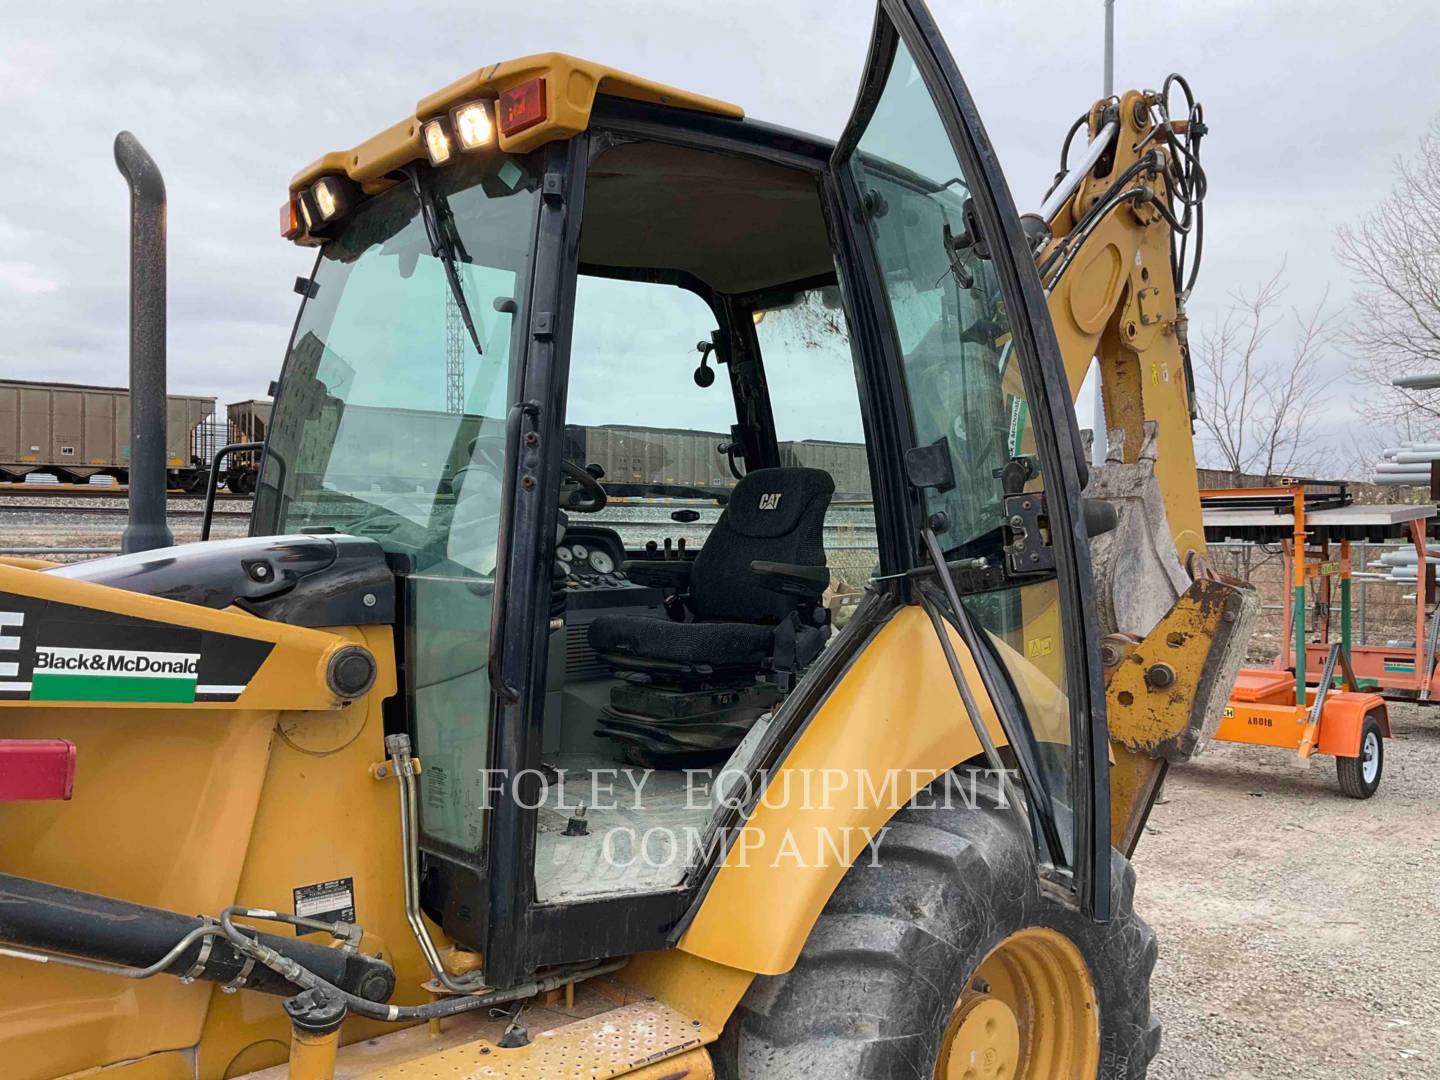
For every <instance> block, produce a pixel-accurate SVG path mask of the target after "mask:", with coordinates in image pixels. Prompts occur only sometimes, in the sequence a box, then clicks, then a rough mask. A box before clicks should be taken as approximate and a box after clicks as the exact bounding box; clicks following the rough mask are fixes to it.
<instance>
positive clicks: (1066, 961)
mask: <svg viewBox="0 0 1440 1080" xmlns="http://www.w3.org/2000/svg"><path fill="white" fill-rule="evenodd" d="M1099 1065H1100V1017H1099V1010H1098V1008H1097V1007H1096V1004H1095V988H1094V985H1093V984H1092V983H1091V981H1090V972H1089V969H1088V968H1087V967H1086V966H1085V958H1084V957H1083V956H1081V955H1080V950H1079V949H1077V948H1076V947H1075V945H1074V943H1073V942H1071V941H1070V940H1069V939H1068V938H1066V937H1065V936H1064V935H1062V934H1058V933H1056V932H1055V931H1053V930H1043V929H1039V928H1033V927H1032V928H1029V929H1025V930H1021V931H1019V932H1018V933H1015V934H1012V935H1011V936H1010V937H1008V938H1006V939H1005V940H1004V941H1002V942H1001V943H1000V944H999V945H997V946H996V947H995V949H994V950H993V951H992V952H991V953H990V955H989V956H987V957H986V958H985V960H984V961H983V962H982V963H981V964H980V968H979V970H978V971H977V972H976V976H975V978H974V980H972V982H971V984H970V986H969V987H968V988H967V989H966V991H965V992H964V993H963V994H961V995H960V1000H959V1001H958V1002H956V1003H955V1009H954V1011H953V1012H952V1013H951V1015H950V1022H949V1023H948V1024H947V1025H946V1027H945V1034H944V1037H943V1039H942V1041H941V1044H940V1056H939V1058H938V1059H937V1060H936V1063H935V1078H936V1080H1051V1078H1053V1077H1059V1076H1064V1077H1072V1076H1073V1077H1085V1076H1094V1075H1095V1073H1096V1071H1097V1070H1098V1068H1099Z"/></svg>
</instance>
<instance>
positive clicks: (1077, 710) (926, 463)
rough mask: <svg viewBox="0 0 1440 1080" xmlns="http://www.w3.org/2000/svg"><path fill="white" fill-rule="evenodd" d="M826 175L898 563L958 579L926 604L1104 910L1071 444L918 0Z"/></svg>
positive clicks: (1101, 720)
mask: <svg viewBox="0 0 1440 1080" xmlns="http://www.w3.org/2000/svg"><path fill="white" fill-rule="evenodd" d="M830 173H831V175H830V178H829V179H830V182H831V185H832V198H833V199H834V200H835V202H836V204H837V206H838V209H839V211H840V212H839V213H838V214H837V215H836V216H837V217H838V218H840V219H841V221H842V225H841V228H842V232H843V233H844V235H843V236H842V249H843V250H842V252H841V261H842V274H841V277H842V280H843V281H844V283H845V286H846V288H847V291H848V292H849V294H850V295H849V301H850V304H851V307H852V310H854V311H855V312H856V313H857V316H859V317H860V318H859V319H858V321H860V322H861V323H863V324H868V326H869V327H870V329H871V347H872V348H874V349H876V350H878V351H879V352H880V353H881V361H882V364H881V366H882V367H883V369H884V371H885V373H886V378H887V379H888V381H889V382H890V384H891V393H890V394H889V399H890V402H889V404H890V408H891V411H892V416H891V420H892V422H893V423H894V425H895V427H896V429H897V437H898V439H899V441H900V442H901V444H902V445H904V446H907V447H909V448H910V453H909V454H908V455H907V469H906V471H907V478H908V481H909V485H910V486H909V491H908V499H909V502H908V504H907V505H905V506H903V507H901V508H899V509H900V512H901V513H902V514H904V515H907V516H908V526H907V527H908V534H909V536H910V538H911V540H912V543H911V545H910V550H909V552H908V558H909V561H910V569H911V570H912V571H916V572H918V576H919V577H920V578H922V579H923V575H924V573H925V571H926V570H927V568H929V569H932V570H933V569H934V568H935V563H937V562H939V563H943V565H944V572H945V573H946V575H947V576H948V577H949V579H950V582H951V583H952V584H953V585H954V590H953V593H954V594H955V595H956V597H957V599H958V601H959V607H960V610H958V611H956V610H954V608H953V605H951V604H949V603H948V602H947V601H945V600H944V599H943V596H941V601H940V602H941V603H942V605H943V606H944V607H945V608H946V614H947V617H948V618H949V619H950V620H951V621H952V622H953V623H954V624H955V625H956V627H957V629H959V630H960V631H961V636H962V638H963V639H965V640H968V641H970V642H972V643H973V644H974V645H975V646H976V647H975V648H972V650H971V651H972V653H976V652H978V653H979V654H980V655H975V656H974V659H975V661H976V664H977V667H978V669H979V671H980V672H981V675H982V680H983V682H984V683H985V685H984V686H983V687H976V688H974V689H975V690H976V691H977V693H978V692H981V691H982V690H983V692H985V693H988V695H989V696H990V698H991V699H992V701H993V702H994V704H995V706H996V708H997V710H998V711H999V713H1000V715H1001V718H1002V721H1003V722H1004V726H1005V730H1006V734H1007V737H1008V740H1007V741H1008V743H1009V747H1010V752H1011V753H1013V755H1014V760H1015V763H1016V766H1017V768H1018V771H1019V772H1020V774H1021V780H1022V781H1023V785H1024V790H1025V793H1026V796H1027V801H1028V804H1029V811H1030V814H1031V817H1032V821H1033V823H1034V825H1035V830H1034V831H1035V835H1036V838H1037V860H1038V863H1039V865H1040V866H1041V868H1042V872H1043V873H1045V875H1046V876H1047V877H1048V878H1050V879H1052V880H1053V881H1055V882H1057V883H1059V884H1061V885H1062V886H1063V887H1067V888H1070V889H1073V890H1074V891H1075V892H1076V894H1077V895H1078V898H1079V900H1080V903H1081V905H1082V907H1083V908H1084V910H1086V911H1087V912H1089V913H1091V914H1092V915H1094V916H1095V917H1097V918H1101V919H1103V918H1106V917H1108V907H1109V904H1108V898H1109V867H1110V859H1109V852H1108V850H1107V849H1108V847H1109V841H1108V837H1109V824H1108V823H1109V792H1108V779H1109V778H1108V771H1107V762H1108V757H1107V751H1106V745H1107V743H1106V730H1105V716H1104V697H1103V694H1104V687H1103V682H1102V678H1101V673H1100V667H1099V660H1098V641H1097V632H1096V627H1095V622H1094V619H1093V617H1092V616H1091V614H1090V612H1091V611H1093V602H1092V601H1091V600H1090V599H1089V593H1090V581H1091V578H1090V568H1089V555H1088V548H1087V544H1086V539H1085V536H1084V533H1083V524H1082V522H1083V519H1082V517H1081V514H1080V497H1079V493H1080V490H1081V488H1082V487H1083V486H1084V482H1085V476H1084V469H1085V466H1084V463H1083V457H1082V455H1081V453H1080V441H1079V434H1078V430H1077V428H1076V424H1075V417H1074V411H1073V408H1072V406H1071V402H1070V396H1069V392H1068V386H1067V383H1066V380H1065V372H1064V367H1063V364H1062V362H1061V356H1060V351H1059V346H1058V344H1057V342H1056V340H1055V335H1054V330H1053V328H1052V327H1051V324H1050V321H1049V315H1048V313H1047V311H1046V307H1045V300H1044V295H1043V292H1042V290H1041V285H1040V280H1039V277H1038V274H1037V272H1036V269H1035V263H1034V259H1033V257H1032V255H1031V253H1030V249H1029V247H1028V244H1027V242H1026V239H1025V236H1024V233H1023V231H1022V229H1021V224H1020V220H1019V216H1018V215H1017V213H1016V210H1015V206H1014V203H1013V201H1012V199H1011V196H1010V192H1009V190H1008V189H1007V187H1006V184H1005V180H1004V177H1003V175H1002V173H1001V171H1000V168H999V164H998V162H997V161H996V158H995V154H994V151H993V149H992V147H991V146H990V143H989V140H988V139H987V138H986V136H985V131H984V129H983V127H982V126H981V123H980V118H979V116H978V114H977V113H976V111H975V107H974V103H973V101H972V100H971V98H970V95H969V93H968V91H967V90H966V88H965V84H964V82H963V80H962V79H961V77H960V73H959V71H958V69H957V68H956V65H955V62H954V59H953V58H952V57H951V55H950V52H949V50H948V49H947V48H946V46H945V43H944V41H943V40H942V38H941V36H940V33H939V30H938V28H937V27H936V25H935V22H934V20H933V19H932V17H931V15H930V13H929V11H928V10H927V9H926V7H925V5H924V3H923V2H922V0H881V2H880V3H879V6H878V11H877V16H876V23H875V30H874V35H873V38H872V41H871V48H870V54H869V59H868V63H867V68H866V71H865V75H864V78H863V80H862V82H861V86H860V90H859V94H858V97H857V100H856V105H855V109H854V113H853V115H852V116H851V119H850V121H849V124H848V125H847V127H846V129H845V131H844V133H843V134H842V135H841V137H840V140H839V142H838V144H837V145H836V148H835V152H834V155H833V157H832V159H831V163H830ZM847 264H848V265H847ZM927 530H929V531H930V533H931V534H932V536H933V540H932V539H931V538H930V537H927V536H926V535H925V533H926V531H927ZM937 549H938V552H939V553H940V558H939V559H935V558H933V557H932V556H933V553H935V552H936V551H937ZM977 568H978V572H977ZM933 581H934V578H933V574H932V583H933ZM921 587H922V588H923V587H924V586H923V585H922V586H921ZM932 595H933V594H932Z"/></svg>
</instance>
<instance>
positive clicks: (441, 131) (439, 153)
mask: <svg viewBox="0 0 1440 1080" xmlns="http://www.w3.org/2000/svg"><path fill="white" fill-rule="evenodd" d="M423 135H424V138H425V153H426V154H427V155H428V156H429V158H430V164H431V165H444V164H445V163H446V162H447V161H449V160H450V155H451V154H452V153H453V151H452V149H451V147H450V134H449V132H447V131H446V130H445V121H444V120H430V121H427V122H426V124H425V128H424V131H423Z"/></svg>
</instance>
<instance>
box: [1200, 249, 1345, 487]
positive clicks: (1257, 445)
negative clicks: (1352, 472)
mask: <svg viewBox="0 0 1440 1080" xmlns="http://www.w3.org/2000/svg"><path fill="white" fill-rule="evenodd" d="M1284 273H1285V267H1284V265H1283V264H1282V266H1281V267H1280V269H1279V270H1277V271H1276V272H1275V274H1274V276H1272V277H1271V278H1270V279H1269V280H1268V281H1265V282H1263V283H1262V284H1261V285H1260V286H1259V287H1257V288H1256V289H1255V290H1254V291H1253V292H1245V291H1240V292H1236V293H1233V294H1232V296H1231V299H1232V301H1233V302H1232V304H1231V306H1230V309H1229V310H1228V311H1227V312H1226V313H1225V315H1224V316H1223V317H1222V318H1221V319H1220V320H1219V321H1218V322H1217V323H1216V324H1214V325H1212V326H1211V327H1209V328H1208V329H1206V330H1204V331H1203V332H1202V333H1201V334H1200V337H1199V340H1198V341H1197V342H1196V343H1195V345H1194V349H1193V355H1192V359H1193V362H1194V363H1193V367H1194V371H1195V383H1196V385H1195V393H1196V404H1197V406H1198V409H1199V413H1200V423H1201V425H1202V431H1201V433H1200V439H1199V443H1200V446H1199V449H1200V452H1201V455H1202V457H1204V458H1208V459H1209V461H1210V463H1211V464H1212V465H1213V466H1214V467H1216V468H1221V469H1226V470H1228V471H1229V473H1230V476H1231V480H1232V483H1234V484H1236V485H1238V484H1239V483H1240V482H1241V477H1242V476H1244V475H1245V474H1247V473H1249V474H1252V475H1256V474H1258V475H1260V476H1262V477H1264V478H1265V480H1267V481H1273V480H1276V479H1279V478H1280V477H1283V476H1288V475H1291V474H1293V473H1294V472H1296V471H1298V470H1302V469H1311V468H1313V467H1314V465H1315V463H1316V462H1317V461H1318V458H1319V449H1320V447H1319V445H1318V440H1317V439H1316V436H1317V435H1318V434H1319V430H1318V429H1319V424H1318V423H1317V415H1318V409H1317V406H1318V404H1319V402H1320V401H1321V399H1322V398H1323V397H1324V395H1325V391H1326V380H1325V379H1324V378H1323V377H1322V372H1321V370H1320V369H1321V368H1322V366H1323V363H1324V359H1325V356H1326V354H1327V353H1328V351H1329V349H1330V346H1331V345H1332V343H1333V341H1334V338H1335V333H1336V330H1335V322H1334V317H1333V316H1331V315H1327V314H1326V313H1325V305H1326V299H1325V298H1322V299H1321V300H1320V302H1319V303H1318V304H1316V305H1315V307H1314V308H1313V309H1312V310H1311V311H1309V312H1308V313H1306V312H1301V311H1300V310H1298V309H1291V312H1290V316H1291V318H1292V319H1293V320H1294V336H1293V338H1292V340H1291V342H1290V346H1289V348H1288V350H1285V349H1274V348H1267V347H1266V345H1267V342H1268V341H1269V339H1270V336H1271V333H1272V332H1273V331H1274V330H1275V328H1276V327H1277V326H1278V325H1279V324H1280V323H1281V321H1282V320H1283V318H1284V316H1283V315H1282V314H1281V313H1280V310H1279V309H1280V306H1281V302H1282V299H1283V297H1284V293H1285V286H1284V285H1283V284H1282V278H1283V276H1284Z"/></svg>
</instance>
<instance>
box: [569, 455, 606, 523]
mask: <svg viewBox="0 0 1440 1080" xmlns="http://www.w3.org/2000/svg"><path fill="white" fill-rule="evenodd" d="M560 473H561V484H562V486H561V489H560V506H561V508H562V509H564V510H573V511H574V512H575V513H577V514H598V513H599V512H600V511H601V510H604V509H605V504H606V503H607V502H608V501H609V496H608V495H606V494H605V489H604V488H603V487H602V486H601V484H600V481H599V479H597V478H596V477H595V476H594V475H593V474H592V473H591V472H590V470H588V469H587V468H585V466H583V465H579V464H576V463H575V462H573V461H562V462H560ZM565 481H569V484H568V485H567V484H566V483H565ZM572 485H573V486H572Z"/></svg>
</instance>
